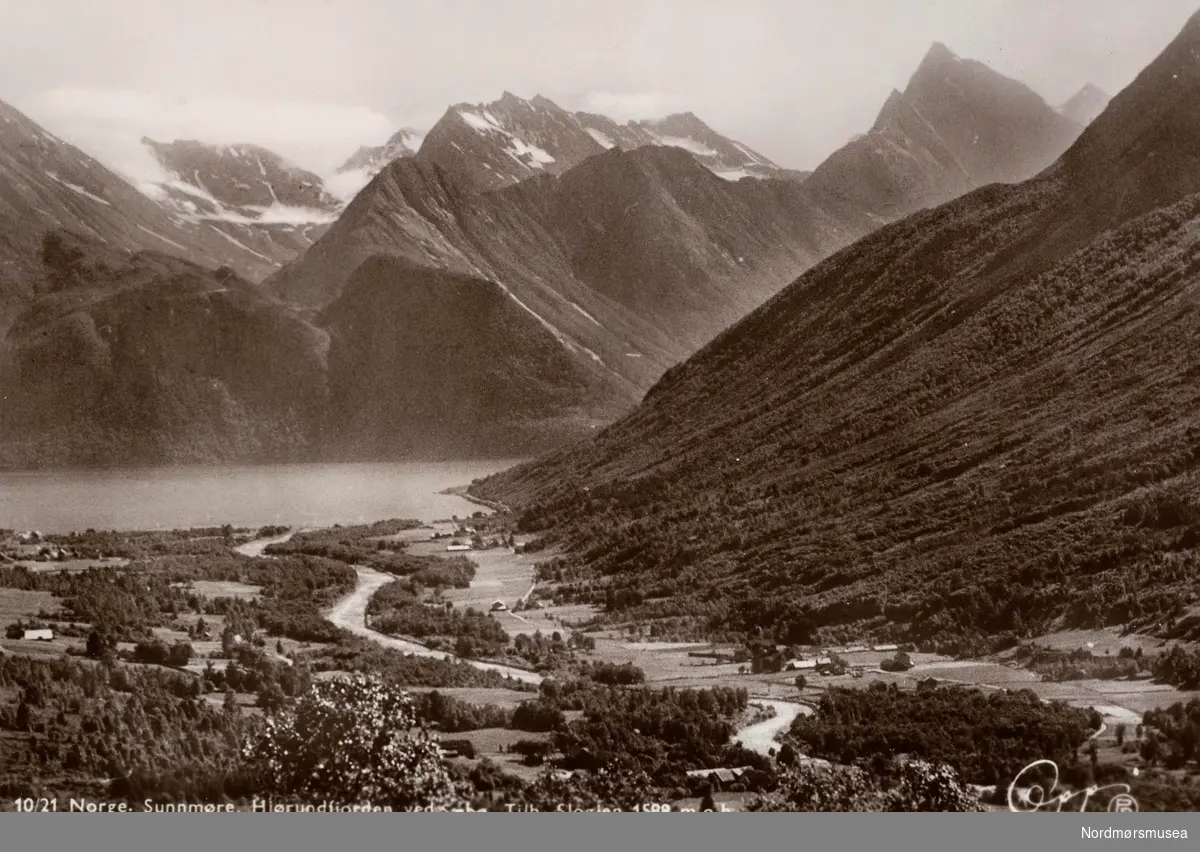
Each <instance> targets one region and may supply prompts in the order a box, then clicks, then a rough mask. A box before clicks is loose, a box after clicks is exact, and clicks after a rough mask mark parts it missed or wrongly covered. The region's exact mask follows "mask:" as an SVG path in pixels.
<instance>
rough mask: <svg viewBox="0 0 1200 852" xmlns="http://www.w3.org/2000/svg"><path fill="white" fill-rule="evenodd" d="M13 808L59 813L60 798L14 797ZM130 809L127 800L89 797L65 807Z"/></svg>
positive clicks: (73, 810) (74, 809)
mask: <svg viewBox="0 0 1200 852" xmlns="http://www.w3.org/2000/svg"><path fill="white" fill-rule="evenodd" d="M13 809H14V810H16V812H17V813H19V814H46V813H57V812H58V809H59V808H58V799H53V798H50V799H47V798H37V799H34V798H24V799H14V800H13ZM130 810H132V809H131V808H130V807H129V805H128V804H126V803H125V802H93V801H90V800H88V799H71V800H70V801H69V802H68V805H67V807H66V809H65V811H66V812H70V813H81V814H99V813H127V812H129V811H130Z"/></svg>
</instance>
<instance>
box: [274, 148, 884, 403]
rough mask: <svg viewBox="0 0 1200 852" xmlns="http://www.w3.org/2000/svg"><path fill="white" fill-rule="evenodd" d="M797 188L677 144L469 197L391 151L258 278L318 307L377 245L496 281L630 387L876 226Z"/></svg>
mask: <svg viewBox="0 0 1200 852" xmlns="http://www.w3.org/2000/svg"><path fill="white" fill-rule="evenodd" d="M801 186H802V184H798V183H796V182H792V181H784V180H776V181H771V180H765V181H750V182H730V181H724V180H721V179H720V178H718V177H716V176H715V175H714V174H712V173H711V172H710V171H709V170H707V169H705V168H704V167H702V166H700V164H699V163H697V162H696V160H695V159H694V158H693V157H692V156H691V155H690V154H688V153H687V152H685V151H683V150H681V149H678V148H651V147H645V148H639V149H635V150H633V151H628V152H626V151H622V150H620V149H613V150H611V151H609V152H607V153H605V154H603V155H601V156H597V157H594V158H590V159H589V160H587V161H586V162H584V163H583V164H581V165H580V166H578V167H577V168H575V169H572V170H571V171H569V172H567V173H565V174H564V175H563V176H562V177H553V176H545V177H542V178H540V179H535V180H526V181H522V182H521V183H518V184H515V185H513V186H511V187H508V188H506V189H503V190H498V191H493V192H485V193H475V192H473V191H471V190H470V189H467V188H464V187H463V185H462V184H461V183H460V182H459V181H457V180H455V179H454V178H453V177H451V176H450V175H448V174H447V172H446V171H445V169H444V168H442V167H440V166H438V165H435V164H430V163H429V162H428V161H426V160H424V159H422V158H421V157H415V158H411V159H408V160H402V161H399V162H395V163H392V165H391V166H389V167H388V169H386V170H385V171H384V172H383V173H381V174H380V175H379V176H378V177H377V178H376V179H375V181H373V182H372V184H371V185H370V186H369V187H368V188H367V189H365V190H364V191H363V192H362V193H360V194H359V196H358V197H357V198H356V199H355V200H354V201H353V202H352V203H351V204H350V205H349V206H348V207H347V209H346V212H345V214H344V215H343V216H342V218H341V219H340V220H339V221H338V222H337V223H336V224H335V225H334V226H333V228H332V229H331V230H330V231H329V233H328V234H327V236H326V237H325V238H324V239H322V240H321V241H319V242H318V243H317V244H316V245H315V246H314V247H313V248H312V249H311V250H310V251H309V252H308V253H307V254H306V255H305V257H304V258H302V259H301V260H299V261H298V262H296V263H294V264H292V265H291V266H289V267H288V268H287V269H285V270H283V271H282V272H281V273H280V274H279V275H277V276H274V277H273V278H272V279H271V280H270V281H269V282H268V287H270V288H271V289H272V291H273V292H275V293H276V294H278V295H279V296H280V297H281V298H283V299H284V300H286V301H289V302H291V303H294V304H300V305H304V306H307V307H309V308H314V309H320V308H323V307H324V306H325V305H328V304H329V303H330V302H331V301H332V300H334V299H336V298H337V296H338V295H339V294H340V292H341V291H342V288H343V287H344V285H345V282H346V281H348V280H349V277H350V275H351V274H352V273H353V270H354V269H355V268H356V267H357V266H358V265H359V264H361V263H362V262H364V261H365V260H367V259H368V258H370V257H371V256H374V255H380V256H389V257H402V258H406V259H408V260H409V261H410V262H413V263H416V264H418V265H424V266H427V267H433V268H436V269H442V270H446V271H450V272H456V273H459V274H465V275H472V276H475V277H478V278H485V279H489V280H493V281H496V282H499V283H501V284H503V285H504V286H505V287H507V288H508V289H509V290H510V292H511V293H512V294H513V297H514V298H515V299H517V300H519V301H520V302H521V303H522V304H524V305H526V306H527V308H528V309H529V312H530V313H531V314H532V315H534V316H535V317H537V318H538V319H537V321H541V322H545V323H548V324H549V325H550V326H552V327H553V328H555V329H556V330H558V331H559V332H560V333H561V335H562V336H563V338H564V339H565V340H567V341H568V342H569V343H570V345H572V346H574V347H575V349H576V350H577V352H578V353H579V355H580V357H583V358H587V359H590V360H598V361H599V362H601V363H603V364H605V365H606V366H607V367H608V368H609V369H611V370H613V371H615V372H616V373H618V374H619V375H621V376H622V377H624V378H625V379H626V380H627V381H628V382H629V383H630V385H629V387H630V394H631V395H634V394H636V393H638V392H639V391H640V390H643V389H645V388H646V387H648V386H649V384H650V383H651V382H652V381H653V380H654V379H655V378H657V376H658V375H661V372H662V371H663V370H665V369H666V368H667V367H668V366H670V365H671V364H673V363H675V362H677V361H678V360H679V359H680V358H682V357H685V356H686V355H687V354H689V353H690V352H691V351H694V349H695V348H696V347H698V346H699V345H701V344H702V343H704V342H705V341H707V340H708V339H709V338H711V336H712V335H713V334H715V333H716V332H717V331H719V330H720V329H721V328H723V327H724V326H725V325H727V324H728V323H730V322H732V321H734V320H735V319H737V318H738V317H739V316H742V315H743V314H744V313H745V312H746V311H748V310H750V309H752V308H753V307H754V306H755V305H757V304H759V303H761V301H762V300H763V299H765V298H767V296H769V295H770V294H771V293H772V292H773V291H774V290H775V289H776V288H777V287H778V285H779V283H780V282H781V281H784V280H786V278H787V276H788V275H789V274H790V273H791V272H793V271H794V270H795V269H797V268H802V267H803V266H807V265H809V264H811V263H812V262H814V261H815V260H816V259H817V258H819V257H822V256H824V255H825V254H827V253H828V252H829V251H831V250H833V249H834V248H836V247H838V246H840V245H843V244H844V243H845V242H848V241H850V240H851V239H853V238H854V237H856V236H858V235H860V234H863V233H866V232H867V231H868V230H870V228H871V227H872V226H873V225H874V222H872V221H870V220H868V219H866V218H865V217H859V218H857V219H856V218H854V217H853V216H852V215H849V214H844V213H842V212H841V211H838V212H830V211H826V210H823V209H821V208H819V207H818V206H817V205H816V204H815V203H814V202H811V201H810V200H808V198H807V197H805V196H804V195H803V194H802V193H801V190H800V187H801Z"/></svg>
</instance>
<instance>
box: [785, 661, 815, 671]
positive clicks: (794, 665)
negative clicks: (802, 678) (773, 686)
mask: <svg viewBox="0 0 1200 852" xmlns="http://www.w3.org/2000/svg"><path fill="white" fill-rule="evenodd" d="M816 667H817V661H816V660H790V661H789V662H788V664H787V665H785V666H784V667H783V668H784V669H785V670H786V671H789V672H791V671H797V670H800V669H815V668H816Z"/></svg>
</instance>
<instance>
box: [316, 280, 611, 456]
mask: <svg viewBox="0 0 1200 852" xmlns="http://www.w3.org/2000/svg"><path fill="white" fill-rule="evenodd" d="M413 315H417V316H421V317H424V318H425V321H423V322H421V323H410V322H408V321H407V320H408V318H409V317H411V316H413ZM321 323H322V325H324V326H326V327H327V328H328V329H329V330H330V333H331V334H332V339H333V344H332V348H331V351H330V381H331V386H332V388H333V397H332V400H331V402H332V405H331V414H330V420H329V424H328V428H329V433H328V435H327V440H326V442H325V445H326V447H327V449H328V451H329V452H331V453H332V454H334V455H335V456H348V457H364V456H367V457H371V456H374V457H378V456H380V455H382V456H383V457H414V456H417V457H422V458H430V457H442V458H463V457H467V456H472V455H479V454H483V455H498V454H504V453H511V452H528V451H529V450H530V449H531V448H534V449H537V448H542V447H545V446H547V445H553V444H561V443H563V442H564V441H567V440H570V439H575V438H578V437H580V436H581V435H582V434H586V432H587V431H590V428H591V427H592V426H593V424H595V423H596V422H599V419H604V420H608V419H610V418H611V417H612V416H613V415H614V414H615V412H616V411H617V410H618V407H620V408H623V407H625V406H626V405H627V404H628V398H627V396H626V395H625V394H624V392H623V388H622V387H621V384H620V383H619V382H618V381H616V380H615V379H614V377H612V376H611V375H610V374H608V373H606V371H604V370H603V369H601V368H599V367H597V366H596V365H594V363H593V362H590V361H589V362H584V361H581V360H579V359H577V358H575V357H574V356H573V353H572V352H571V351H570V350H569V349H568V348H567V347H566V346H564V344H563V343H562V342H561V341H559V340H557V339H556V338H555V336H554V334H552V333H551V332H550V331H549V330H547V329H546V328H545V327H543V326H542V325H541V324H539V323H538V322H537V321H536V320H534V319H533V318H532V317H531V316H530V315H529V313H528V312H527V311H525V310H524V309H523V308H522V307H521V306H519V305H518V304H517V303H516V302H515V301H514V300H513V299H512V298H510V297H509V295H508V294H507V293H505V292H504V290H503V289H502V288H501V287H500V286H499V285H497V284H494V283H492V282H490V281H485V280H481V279H478V278H469V277H467V276H457V275H452V274H449V273H443V272H435V271H432V270H429V269H423V268H421V267H417V266H415V265H412V264H410V263H407V262H404V261H400V260H395V259H384V258H373V259H372V260H369V261H367V262H366V263H364V264H363V265H362V266H360V267H359V268H358V271H357V272H356V273H355V275H354V276H353V278H352V279H351V281H350V282H349V284H348V285H347V287H346V290H345V292H344V293H343V294H342V296H341V298H340V299H338V301H337V302H335V303H334V304H333V305H332V306H331V307H330V308H329V309H328V310H327V311H326V312H325V313H324V314H323V315H322V317H321ZM589 363H591V364H592V366H593V369H589V367H588V364H589Z"/></svg>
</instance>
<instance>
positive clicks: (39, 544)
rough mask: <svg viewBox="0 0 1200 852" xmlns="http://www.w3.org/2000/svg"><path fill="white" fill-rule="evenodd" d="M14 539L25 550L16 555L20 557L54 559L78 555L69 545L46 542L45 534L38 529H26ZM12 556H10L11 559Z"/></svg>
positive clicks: (14, 536)
mask: <svg viewBox="0 0 1200 852" xmlns="http://www.w3.org/2000/svg"><path fill="white" fill-rule="evenodd" d="M12 541H13V542H16V544H18V545H19V546H21V547H22V548H23V549H24V550H23V551H22V552H21V553H20V554H18V555H17V556H16V558H18V559H34V560H46V559H49V560H53V561H62V560H64V559H75V558H77V555H76V554H75V552H74V551H72V550H71V549H70V548H67V547H58V546H56V545H53V544H46V543H45V541H46V539H45V536H43V535H42V533H41V532H39V531H38V530H25V531H24V532H19V533H16V534H14V535H13V537H12ZM11 558H12V557H11V556H10V559H11Z"/></svg>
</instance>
